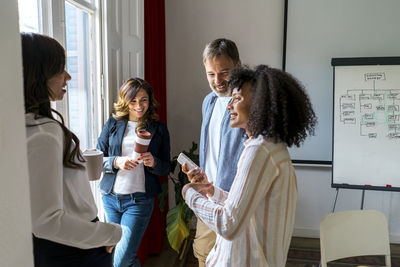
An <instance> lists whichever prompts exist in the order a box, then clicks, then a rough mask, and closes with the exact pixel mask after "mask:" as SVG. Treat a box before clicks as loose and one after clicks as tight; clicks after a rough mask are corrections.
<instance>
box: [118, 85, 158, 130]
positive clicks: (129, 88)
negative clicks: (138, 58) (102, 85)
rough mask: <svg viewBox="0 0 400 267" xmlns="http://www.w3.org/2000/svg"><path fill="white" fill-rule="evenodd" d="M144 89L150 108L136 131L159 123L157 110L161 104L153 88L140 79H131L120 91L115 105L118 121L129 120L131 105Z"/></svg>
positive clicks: (140, 119) (140, 120)
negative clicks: (155, 122)
mask: <svg viewBox="0 0 400 267" xmlns="http://www.w3.org/2000/svg"><path fill="white" fill-rule="evenodd" d="M140 89H143V90H145V91H146V93H147V95H148V96H149V108H148V109H147V111H146V113H145V114H144V116H143V117H141V118H139V123H138V125H137V126H136V129H145V128H146V127H147V126H148V124H149V123H150V122H151V121H158V118H159V117H158V114H157V113H156V112H157V109H158V107H159V106H160V104H159V103H158V102H157V100H156V99H155V98H154V94H153V88H152V87H151V86H150V84H149V83H148V82H146V81H145V80H143V79H140V78H130V79H128V80H127V81H126V82H124V84H123V85H122V86H121V88H120V89H119V95H118V101H117V103H114V110H115V113H113V115H112V116H113V117H114V118H115V119H116V120H129V103H130V102H132V100H133V99H134V98H135V96H136V94H137V92H138V91H139V90H140Z"/></svg>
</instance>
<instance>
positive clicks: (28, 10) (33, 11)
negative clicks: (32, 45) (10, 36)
mask: <svg viewBox="0 0 400 267" xmlns="http://www.w3.org/2000/svg"><path fill="white" fill-rule="evenodd" d="M40 5H41V1H40V0H33V1H32V0H18V9H19V27H20V31H21V32H36V33H38V32H41V25H40V9H39V7H40Z"/></svg>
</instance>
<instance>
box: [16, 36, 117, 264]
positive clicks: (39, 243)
mask: <svg viewBox="0 0 400 267" xmlns="http://www.w3.org/2000/svg"><path fill="white" fill-rule="evenodd" d="M21 41H22V58H23V73H24V100H25V120H26V132H27V150H28V166H29V179H30V195H31V215H32V233H33V247H34V260H35V267H50V266H51V267H53V266H65V267H67V266H82V267H83V266H85V267H88V266H92V267H99V266H102V267H111V266H112V254H111V251H112V248H113V247H114V246H115V244H116V243H117V242H118V241H119V239H120V238H121V227H120V226H119V225H117V224H109V223H103V222H100V221H99V220H98V219H97V207H96V205H95V202H94V199H93V195H92V192H91V189H90V185H89V179H88V173H87V170H86V162H85V160H84V158H83V156H82V153H81V150H80V148H79V139H78V137H76V136H75V134H73V133H72V132H71V131H70V130H69V129H68V128H67V127H66V126H65V125H64V121H63V117H62V116H61V114H60V113H58V112H57V111H56V110H53V109H52V108H51V104H50V101H58V100H62V99H63V97H64V94H65V93H66V88H67V82H68V81H69V80H70V79H71V76H70V75H69V74H68V72H67V71H66V70H65V63H66V62H65V61H66V59H65V51H64V48H63V47H62V46H61V45H60V44H59V43H58V42H57V41H56V40H54V39H53V38H50V37H48V36H44V35H40V34H35V33H22V34H21ZM54 114H56V115H57V116H58V118H59V120H58V119H56V118H55V117H54Z"/></svg>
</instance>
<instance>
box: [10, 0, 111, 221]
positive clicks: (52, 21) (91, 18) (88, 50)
mask: <svg viewBox="0 0 400 267" xmlns="http://www.w3.org/2000/svg"><path fill="white" fill-rule="evenodd" d="M98 5H99V0H18V8H19V17H20V31H21V32H36V33H43V34H46V35H49V36H52V37H54V38H55V39H57V40H58V41H59V42H60V43H61V44H62V45H63V46H64V48H65V51H66V56H67V65H66V69H67V71H68V72H69V73H70V75H71V77H72V79H71V81H69V82H68V90H67V95H66V96H65V97H64V99H63V101H62V102H57V104H55V103H52V106H53V107H54V108H55V109H57V110H58V111H59V112H61V113H62V114H63V117H64V119H65V122H66V124H67V125H68V127H69V129H70V130H71V131H72V132H74V133H75V134H76V135H77V136H78V138H79V140H80V142H81V143H80V148H81V150H85V149H86V148H94V147H95V146H96V142H97V137H98V135H99V133H100V130H101V117H102V116H101V114H102V106H101V103H102V101H101V99H100V97H101V93H100V92H101V88H100V84H101V83H100V82H99V81H100V77H101V75H100V70H101V68H100V66H101V62H102V60H101V53H100V51H99V50H100V46H99V41H98V40H100V38H99V36H100V26H99V25H100V22H99V20H100V14H98V13H99V9H98ZM97 184H98V182H91V187H92V191H93V194H94V197H95V200H96V203H97V204H98V205H97V206H98V208H99V217H100V218H103V211H102V205H101V195H100V193H99V192H98V189H97Z"/></svg>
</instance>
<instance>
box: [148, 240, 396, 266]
mask: <svg viewBox="0 0 400 267" xmlns="http://www.w3.org/2000/svg"><path fill="white" fill-rule="evenodd" d="M391 254H392V255H391V256H392V266H393V267H395V266H399V267H400V245H399V244H393V245H391ZM319 260H320V247H319V239H316V238H299V237H293V239H292V242H291V244H290V250H289V254H288V260H287V264H286V267H318V266H319ZM142 266H143V267H197V266H198V263H197V260H196V258H195V257H194V256H193V250H192V247H191V244H189V246H188V249H187V251H186V254H185V257H184V258H183V259H182V260H179V259H178V256H177V253H176V252H175V251H174V250H172V249H171V248H170V247H169V245H168V242H167V241H165V242H164V249H163V251H162V253H161V254H160V255H151V256H149V258H148V260H147V261H146V262H145V263H144V264H143V265H142ZM344 266H348V267H355V266H358V267H367V266H384V257H356V258H349V259H345V260H341V261H339V262H333V263H330V264H329V267H344Z"/></svg>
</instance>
